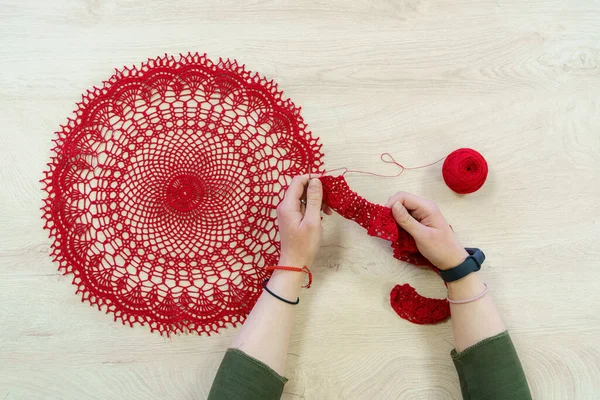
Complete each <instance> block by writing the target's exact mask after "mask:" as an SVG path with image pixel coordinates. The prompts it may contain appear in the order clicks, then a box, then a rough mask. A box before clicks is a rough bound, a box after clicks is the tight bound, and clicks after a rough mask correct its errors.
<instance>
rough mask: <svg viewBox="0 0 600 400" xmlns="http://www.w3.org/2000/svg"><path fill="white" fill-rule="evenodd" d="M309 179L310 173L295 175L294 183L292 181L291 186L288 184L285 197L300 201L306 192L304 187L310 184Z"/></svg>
mask: <svg viewBox="0 0 600 400" xmlns="http://www.w3.org/2000/svg"><path fill="white" fill-rule="evenodd" d="M308 179H309V176H308V175H298V176H296V177H294V179H292V183H290V186H288V188H287V190H286V191H285V197H284V199H285V200H286V201H287V200H293V201H299V200H300V199H301V198H302V195H303V194H304V189H305V188H306V185H307V184H308Z"/></svg>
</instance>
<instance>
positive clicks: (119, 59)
mask: <svg viewBox="0 0 600 400" xmlns="http://www.w3.org/2000/svg"><path fill="white" fill-rule="evenodd" d="M188 51H192V52H201V53H202V52H206V53H208V55H209V57H211V58H213V59H218V57H226V58H227V57H230V58H236V59H238V60H239V61H240V62H242V63H245V64H246V65H247V67H248V68H249V69H251V70H253V71H259V72H261V73H262V74H264V75H266V76H267V77H270V78H274V79H275V80H276V81H277V82H278V83H279V84H280V87H281V88H282V89H283V90H284V91H285V94H286V95H287V96H289V97H291V98H292V99H293V100H294V102H296V103H297V104H298V105H301V106H302V107H303V116H304V118H305V119H306V121H307V122H308V124H309V127H310V128H311V130H312V131H313V132H314V134H315V135H316V136H319V137H320V138H321V141H322V143H323V149H324V152H325V154H326V157H325V160H326V167H327V168H335V167H342V166H348V167H352V168H357V169H363V170H371V171H380V172H383V173H395V172H396V169H394V167H393V166H390V165H386V164H383V163H382V162H381V161H380V160H379V155H380V153H382V152H384V151H388V152H390V153H392V154H393V155H394V156H395V157H396V158H397V159H398V160H399V161H401V162H402V163H404V164H405V165H408V166H411V165H421V164H425V163H428V162H431V161H434V160H436V159H438V158H440V157H442V156H444V155H446V154H448V153H449V152H451V151H452V150H454V149H456V148H459V147H464V146H468V147H473V148H475V149H477V150H479V151H480V152H481V153H482V154H484V156H485V157H486V158H487V160H488V162H489V166H490V175H489V178H488V181H487V183H486V184H485V186H484V187H483V188H482V189H481V190H480V191H478V192H477V193H475V194H472V195H467V196H462V197H461V196H458V195H456V194H454V193H453V192H451V191H450V190H449V189H448V188H447V187H446V186H445V185H444V182H443V180H442V178H441V174H440V165H439V164H438V165H436V166H433V167H431V168H428V169H423V170H418V171H409V172H406V173H405V174H404V175H403V176H402V177H400V178H397V179H382V178H373V177H367V176H360V175H350V176H349V178H348V180H349V182H350V184H351V186H352V187H353V189H355V190H356V191H357V192H359V193H361V194H363V195H364V196H365V197H367V198H368V199H369V200H371V201H374V202H380V203H383V202H385V201H386V199H387V197H388V196H389V195H391V194H392V193H393V192H394V191H396V190H405V191H409V192H414V193H417V194H420V195H422V196H425V197H429V198H432V199H434V200H435V201H437V202H438V204H439V205H440V207H441V208H442V210H443V211H444V213H445V215H446V216H447V218H448V220H449V221H450V223H451V224H452V226H453V227H454V229H455V231H456V232H458V235H459V237H460V239H461V241H462V242H463V243H464V244H465V245H472V246H478V247H481V248H482V249H484V250H485V252H486V254H487V257H488V260H487V262H486V264H485V271H484V272H483V275H484V277H485V279H486V281H487V282H488V284H489V286H490V290H491V293H492V295H493V296H494V298H495V299H496V301H497V304H498V307H499V309H500V311H501V313H502V315H503V316H504V319H505V321H506V323H507V325H508V326H509V329H510V331H511V333H512V336H513V340H514V342H515V344H516V346H517V348H518V350H519V352H520V355H521V358H522V362H523V365H524V368H525V370H526V374H527V378H528V380H529V383H530V386H531V389H532V392H533V394H534V397H535V398H537V399H561V400H562V399H598V398H600V339H599V335H600V312H599V311H600V296H599V294H598V292H599V288H600V262H599V259H600V250H599V247H598V240H599V239H600V235H599V233H600V225H599V217H600V168H599V167H598V162H599V161H600V2H598V1H593V0H588V1H584V0H579V1H569V2H567V1H559V0H543V1H542V0H533V1H522V0H509V1H506V0H494V1H490V0H480V1H474V0H473V1H439V0H395V1H392V0H384V1H375V0H359V1H346V0H330V1H310V0H303V1H263V0H254V1H233V0H228V1H216V0H211V1H206V0H205V1H191V0H190V1H175V0H169V1H155V2H152V1H141V0H130V1H125V0H121V1H117V0H104V1H100V0H86V1H84V0H49V1H42V0H38V1H34V0H2V1H0V54H1V56H0V126H1V134H0V135H1V136H0V137H1V146H0V182H1V187H0V205H1V207H0V307H1V310H2V311H1V312H0V316H1V319H0V321H1V323H0V399H4V400H13V399H17V400H19V399H23V400H27V399H57V400H58V399H63V400H68V399H145V400H146V399H177V400H179V399H185V400H191V399H203V398H205V397H206V396H207V393H208V390H209V388H210V384H211V382H212V379H213V377H214V375H215V372H216V369H217V367H218V365H219V362H220V361H221V358H222V356H223V354H224V351H225V350H226V348H227V347H228V345H229V343H230V342H231V339H232V337H233V336H234V335H235V333H236V329H227V330H224V331H222V332H221V333H220V334H218V335H215V336H211V337H198V336H194V335H183V336H175V337H173V338H171V339H168V338H165V337H161V336H160V335H157V334H153V333H150V332H149V330H148V329H147V328H145V327H139V326H138V327H135V328H133V329H132V328H130V327H127V326H123V325H121V324H119V323H115V322H113V320H112V317H111V316H110V315H106V314H104V313H101V312H99V311H98V310H96V309H94V308H92V307H90V306H88V305H86V304H83V303H81V301H80V298H79V296H76V295H75V294H74V291H75V288H74V286H73V285H71V277H69V276H62V275H61V274H59V273H58V272H57V266H56V265H55V264H53V263H52V262H51V260H50V257H49V255H48V253H49V246H50V240H49V239H48V238H47V232H45V231H43V230H42V228H41V227H42V221H41V219H40V216H41V212H40V211H39V208H40V207H41V205H42V197H43V193H42V192H41V190H40V184H39V183H38V181H39V180H40V179H41V178H42V171H43V170H44V168H45V164H46V163H47V162H48V160H49V157H50V147H51V142H50V141H51V139H53V138H54V132H55V131H56V130H57V129H58V128H59V125H60V124H62V123H64V122H65V121H66V118H67V117H68V116H71V112H72V110H73V109H74V105H75V103H76V102H77V101H79V100H80V98H81V94H82V93H84V92H85V90H86V89H89V88H91V87H92V86H94V85H98V84H100V83H101V82H102V80H103V79H106V78H108V77H109V76H110V75H111V74H112V72H113V71H114V68H115V67H122V66H124V65H133V64H136V63H139V62H141V61H144V60H146V59H147V58H148V57H155V56H157V55H161V54H164V53H169V54H178V53H180V52H185V53H187V52H188ZM324 225H325V234H324V242H323V248H322V251H321V254H320V257H319V259H318V262H317V263H316V265H315V266H314V275H315V282H314V287H313V288H311V289H310V291H309V292H306V293H305V294H304V296H303V301H302V303H301V304H300V306H299V308H298V310H299V313H298V319H297V326H296V330H295V332H294V335H293V337H292V343H291V350H290V353H291V354H290V358H289V364H288V368H287V373H286V375H287V376H288V377H289V378H290V381H289V383H288V384H287V385H286V387H285V395H284V398H285V399H337V398H342V399H457V398H460V389H459V385H458V380H457V375H456V372H455V370H454V367H453V364H452V361H451V359H450V356H449V352H450V350H451V349H452V348H453V345H452V335H451V323H450V322H447V323H442V324H439V325H436V326H417V325H412V324H410V323H408V322H406V321H404V320H402V319H400V318H399V317H398V316H397V315H396V314H395V313H394V312H393V311H392V309H391V307H390V305H389V302H388V296H389V292H390V289H391V288H392V287H393V286H394V285H395V284H397V283H404V282H408V283H411V284H412V285H414V286H415V287H416V288H417V289H418V290H419V291H420V292H421V293H423V294H425V295H428V296H437V297H442V296H444V295H445V293H444V287H443V285H442V284H441V282H440V280H439V279H438V278H437V277H435V276H434V275H433V274H432V273H431V272H428V271H425V270H420V269H416V268H414V267H413V266H410V265H407V264H404V263H401V262H399V261H397V260H395V259H393V258H392V257H391V254H390V249H389V247H388V246H387V245H386V244H384V243H382V242H381V241H379V240H375V239H372V238H368V237H367V236H366V234H365V232H364V231H363V230H362V229H361V228H359V227H358V226H356V225H355V224H353V223H351V222H348V221H345V220H343V219H342V218H340V217H339V216H334V217H331V218H327V219H326V220H325V222H324Z"/></svg>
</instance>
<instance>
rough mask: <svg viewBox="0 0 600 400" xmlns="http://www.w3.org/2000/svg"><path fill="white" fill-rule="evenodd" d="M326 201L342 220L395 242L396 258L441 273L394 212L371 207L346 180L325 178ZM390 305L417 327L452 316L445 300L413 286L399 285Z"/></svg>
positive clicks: (380, 206)
mask: <svg viewBox="0 0 600 400" xmlns="http://www.w3.org/2000/svg"><path fill="white" fill-rule="evenodd" d="M320 180H321V182H322V183H323V201H324V202H325V203H326V204H327V205H329V207H331V209H332V210H334V211H335V212H337V213H338V214H340V215H341V216H342V217H344V218H347V219H350V220H352V221H354V222H356V223H358V224H359V225H360V226H362V227H363V228H365V229H366V230H367V233H368V234H369V235H370V236H376V237H379V238H382V239H385V240H387V241H390V242H392V248H393V249H394V257H395V258H397V259H398V260H401V261H404V262H407V263H410V264H414V265H420V266H427V267H429V268H430V269H431V270H433V271H435V272H436V273H438V271H437V268H435V267H434V266H433V265H432V264H431V263H430V262H429V260H427V259H426V258H425V257H424V256H423V255H422V254H421V253H419V250H418V249H417V245H416V243H415V240H414V239H413V238H412V236H410V235H409V234H408V232H406V231H405V230H404V229H402V228H400V227H399V226H398V224H397V223H396V220H394V217H393V216H392V210H391V208H388V207H384V206H382V205H379V204H373V203H370V202H369V201H368V200H366V199H364V198H362V197H360V196H359V195H358V194H357V193H356V192H353V191H352V190H351V189H350V187H349V186H348V183H347V182H346V180H345V179H344V177H343V176H322V177H321V178H320ZM390 303H391V305H392V308H393V309H394V311H396V313H397V314H398V315H399V316H400V317H402V318H404V319H406V320H408V321H411V322H413V323H416V324H435V323H437V322H440V321H443V320H445V319H447V318H448V317H449V316H450V305H449V304H448V301H447V300H446V299H430V298H427V297H423V296H421V295H420V294H418V293H417V291H416V290H415V289H414V288H412V287H411V286H410V285H408V284H405V285H396V286H395V287H394V289H393V290H392V292H391V293H390Z"/></svg>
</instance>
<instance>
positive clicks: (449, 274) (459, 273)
mask: <svg viewBox="0 0 600 400" xmlns="http://www.w3.org/2000/svg"><path fill="white" fill-rule="evenodd" d="M465 250H466V251H467V253H469V256H468V257H467V259H466V260H465V261H463V262H462V263H460V264H459V265H457V266H456V267H454V268H450V269H447V270H445V271H442V270H441V269H439V271H440V276H441V277H442V279H443V280H444V282H454V281H457V280H459V279H462V278H464V277H465V276H467V275H469V274H470V273H471V272H475V271H479V270H480V269H481V264H483V261H484V260H485V254H483V251H481V250H479V249H476V248H465Z"/></svg>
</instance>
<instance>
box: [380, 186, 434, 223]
mask: <svg viewBox="0 0 600 400" xmlns="http://www.w3.org/2000/svg"><path fill="white" fill-rule="evenodd" d="M396 202H400V203H401V204H402V205H403V206H404V207H405V208H406V209H407V210H408V211H409V213H410V214H411V215H412V216H413V217H414V218H416V220H417V221H419V222H421V221H423V220H424V219H427V220H428V221H430V222H433V223H434V224H441V223H444V217H443V216H442V214H441V212H440V209H439V208H438V206H437V204H435V203H434V202H433V201H431V200H428V199H424V198H422V197H419V196H415V195H414V194H410V193H406V192H398V193H396V194H394V195H393V196H392V197H390V198H389V199H388V201H387V203H386V204H385V205H386V207H392V206H393V205H394V204H395V203H396Z"/></svg>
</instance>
